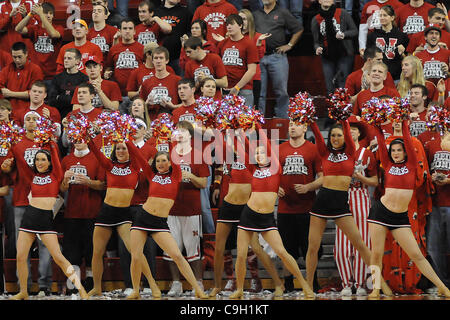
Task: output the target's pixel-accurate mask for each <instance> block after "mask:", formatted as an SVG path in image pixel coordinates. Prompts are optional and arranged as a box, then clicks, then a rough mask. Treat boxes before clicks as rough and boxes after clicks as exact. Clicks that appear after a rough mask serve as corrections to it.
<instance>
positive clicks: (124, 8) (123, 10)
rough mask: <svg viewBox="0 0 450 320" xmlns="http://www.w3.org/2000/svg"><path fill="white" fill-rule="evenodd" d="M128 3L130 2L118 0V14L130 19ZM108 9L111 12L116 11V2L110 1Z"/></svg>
mask: <svg viewBox="0 0 450 320" xmlns="http://www.w3.org/2000/svg"><path fill="white" fill-rule="evenodd" d="M128 1H129V0H116V3H117V13H118V14H120V15H121V16H122V17H124V18H127V17H128ZM108 9H109V11H113V10H114V0H108Z"/></svg>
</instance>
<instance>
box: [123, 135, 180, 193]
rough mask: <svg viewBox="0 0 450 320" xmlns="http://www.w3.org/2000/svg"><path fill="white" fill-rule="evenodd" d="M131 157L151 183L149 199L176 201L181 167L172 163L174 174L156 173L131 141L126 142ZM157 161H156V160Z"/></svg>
mask: <svg viewBox="0 0 450 320" xmlns="http://www.w3.org/2000/svg"><path fill="white" fill-rule="evenodd" d="M126 145H127V147H128V151H129V152H130V155H131V157H133V159H136V161H137V163H138V165H139V166H140V167H141V168H142V171H143V172H144V175H145V176H146V178H147V179H148V181H149V188H148V197H156V198H163V199H171V200H173V201H175V199H176V198H177V194H178V189H179V186H180V183H181V167H180V166H179V165H176V164H174V163H172V173H170V174H169V173H164V174H161V173H154V171H153V169H152V168H151V167H150V165H149V164H148V162H147V161H146V160H145V159H144V158H143V157H142V155H141V154H140V153H139V150H138V149H137V148H136V146H135V145H134V144H133V143H131V142H130V141H128V142H126ZM154 160H156V159H154Z"/></svg>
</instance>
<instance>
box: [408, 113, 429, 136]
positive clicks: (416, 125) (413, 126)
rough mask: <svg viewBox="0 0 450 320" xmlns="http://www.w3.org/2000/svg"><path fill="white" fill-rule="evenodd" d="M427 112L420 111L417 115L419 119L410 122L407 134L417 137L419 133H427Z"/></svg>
mask: <svg viewBox="0 0 450 320" xmlns="http://www.w3.org/2000/svg"><path fill="white" fill-rule="evenodd" d="M426 117H427V110H424V111H422V112H421V113H419V118H418V119H416V120H414V121H410V123H409V132H410V133H411V136H413V137H418V136H419V135H420V134H421V133H424V132H425V131H427V128H428V127H427V120H426Z"/></svg>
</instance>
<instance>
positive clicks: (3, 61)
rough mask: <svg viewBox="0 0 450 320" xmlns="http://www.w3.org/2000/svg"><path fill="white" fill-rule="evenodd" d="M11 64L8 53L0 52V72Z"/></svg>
mask: <svg viewBox="0 0 450 320" xmlns="http://www.w3.org/2000/svg"><path fill="white" fill-rule="evenodd" d="M12 62H13V59H12V56H11V53H10V52H6V51H3V50H0V71H1V70H2V69H3V68H4V67H6V66H7V65H9V64H10V63H12Z"/></svg>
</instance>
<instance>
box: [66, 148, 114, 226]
mask: <svg viewBox="0 0 450 320" xmlns="http://www.w3.org/2000/svg"><path fill="white" fill-rule="evenodd" d="M62 168H63V172H66V171H68V170H70V171H72V172H73V173H75V174H80V175H84V176H86V177H88V178H89V179H90V180H100V181H105V171H104V170H103V168H102V167H101V166H99V165H98V161H97V158H96V157H95V155H94V153H93V152H91V151H89V153H88V154H86V155H84V156H82V157H77V156H76V155H75V154H74V153H73V152H72V153H70V154H68V155H67V156H65V157H64V159H63V160H62ZM66 201H67V203H66V206H65V210H64V217H65V218H70V219H74V218H75V219H94V218H95V217H96V216H97V214H98V212H99V211H100V208H101V206H102V202H103V194H102V191H100V190H94V189H92V188H89V187H88V186H86V185H82V184H77V183H76V182H75V180H74V179H71V180H69V190H68V193H67V197H66Z"/></svg>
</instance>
